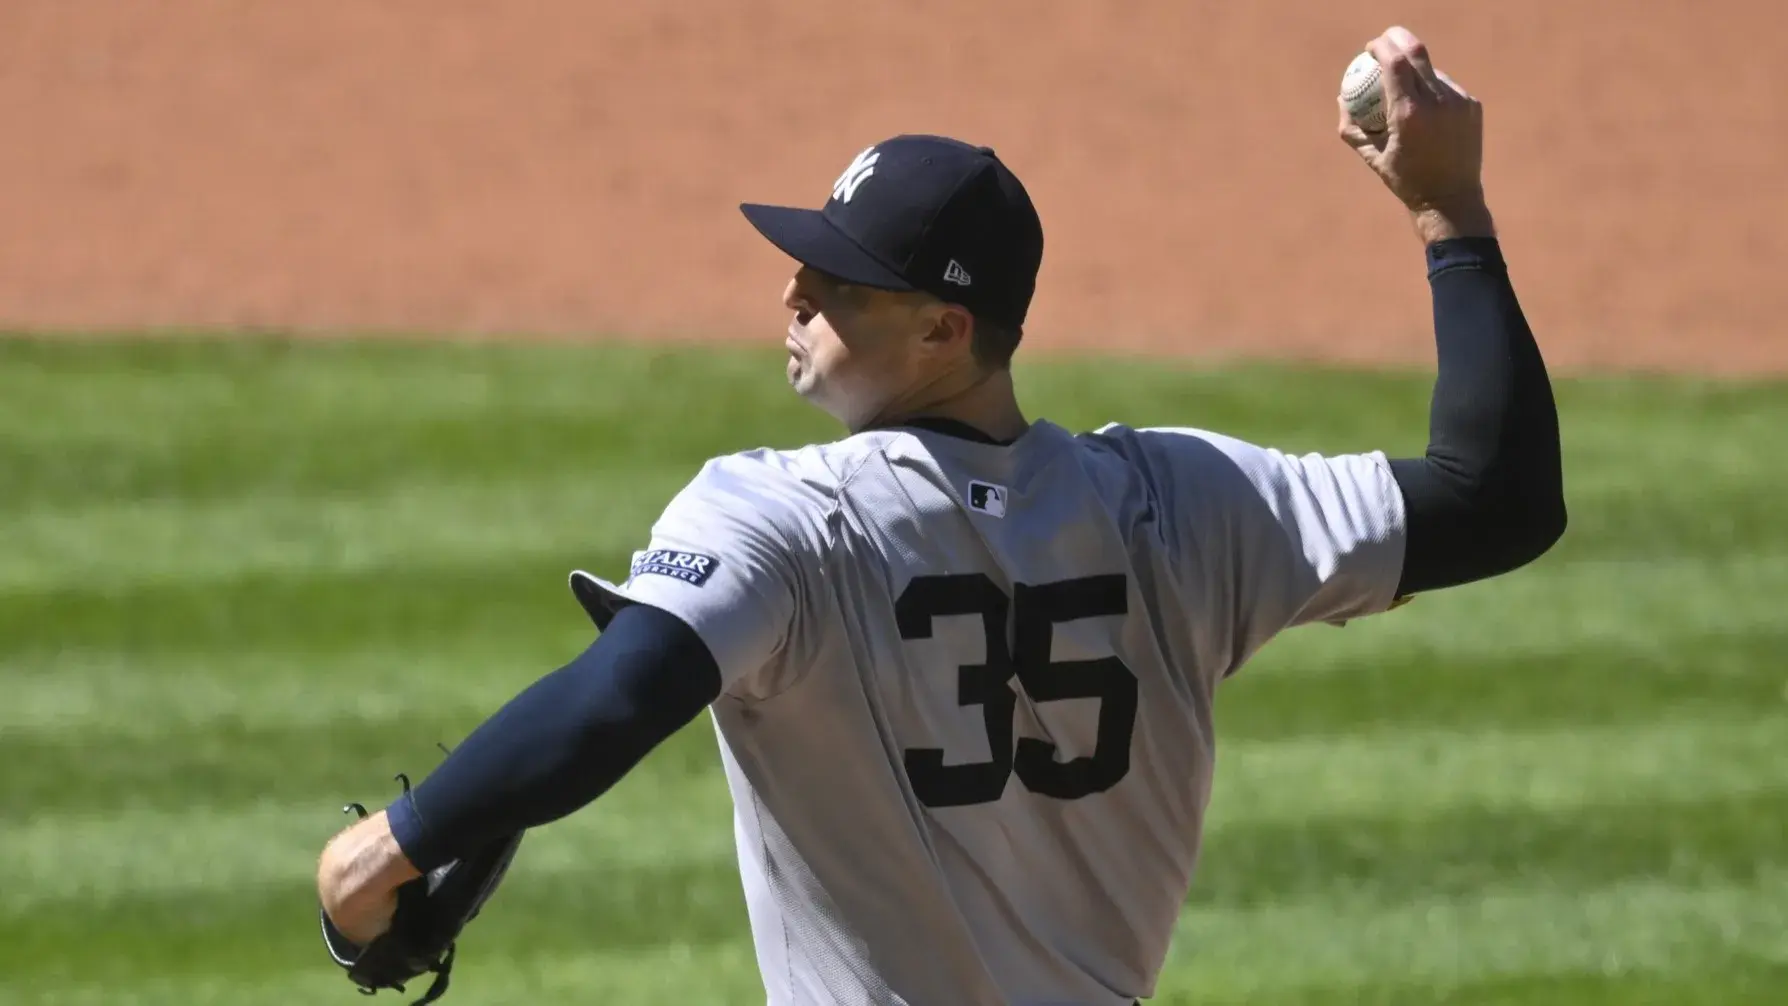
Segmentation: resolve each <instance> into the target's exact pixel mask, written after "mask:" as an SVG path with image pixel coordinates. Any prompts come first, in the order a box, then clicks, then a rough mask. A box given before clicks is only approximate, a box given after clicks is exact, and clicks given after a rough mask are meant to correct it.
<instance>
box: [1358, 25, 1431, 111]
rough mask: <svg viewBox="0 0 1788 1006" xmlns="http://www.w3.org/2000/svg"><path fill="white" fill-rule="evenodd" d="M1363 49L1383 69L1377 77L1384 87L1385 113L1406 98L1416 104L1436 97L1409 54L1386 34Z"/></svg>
mask: <svg viewBox="0 0 1788 1006" xmlns="http://www.w3.org/2000/svg"><path fill="white" fill-rule="evenodd" d="M1366 51H1367V52H1370V53H1371V54H1372V58H1373V59H1376V60H1378V66H1379V69H1380V70H1382V71H1383V72H1382V73H1381V74H1380V75H1379V80H1380V81H1381V82H1382V86H1383V87H1384V104H1385V111H1386V114H1387V115H1388V114H1389V112H1390V110H1391V109H1392V108H1395V107H1396V106H1397V105H1398V104H1399V103H1400V102H1402V101H1405V100H1407V101H1412V102H1415V103H1416V104H1430V103H1432V102H1433V101H1434V100H1435V97H1436V96H1435V94H1434V91H1433V90H1432V89H1431V88H1430V87H1429V86H1428V83H1427V82H1426V81H1424V80H1423V79H1422V75H1421V74H1420V73H1418V72H1417V71H1416V68H1415V64H1413V63H1411V62H1410V61H1409V55H1408V54H1407V53H1405V52H1404V51H1403V50H1402V49H1400V48H1398V47H1397V45H1396V43H1394V42H1392V41H1391V40H1390V39H1389V38H1388V37H1386V36H1384V35H1380V36H1378V37H1377V38H1375V39H1373V40H1372V41H1370V42H1368V43H1366Z"/></svg>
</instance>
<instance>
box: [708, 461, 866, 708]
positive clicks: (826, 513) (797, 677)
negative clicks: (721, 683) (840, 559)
mask: <svg viewBox="0 0 1788 1006" xmlns="http://www.w3.org/2000/svg"><path fill="white" fill-rule="evenodd" d="M776 453H777V454H778V455H779V456H781V457H784V458H789V457H790V456H791V455H792V454H796V453H799V452H785V451H777V452H776ZM878 453H879V450H877V451H866V452H865V453H864V455H863V457H862V458H861V459H859V460H858V461H857V463H856V466H855V467H853V468H851V469H850V471H849V472H848V473H846V474H844V475H841V476H839V478H838V480H837V483H836V484H835V485H833V486H832V487H831V488H830V490H829V491H828V492H827V493H824V494H821V495H823V496H825V497H826V499H825V505H824V506H823V507H817V508H815V510H814V511H813V512H814V513H815V514H816V515H817V516H818V517H819V528H818V530H819V532H820V546H821V548H822V551H821V553H820V554H819V555H818V556H816V561H818V562H820V563H823V562H825V554H826V553H827V552H830V551H831V550H832V548H833V547H834V546H836V545H837V537H836V535H835V533H834V531H833V527H832V519H833V517H834V516H836V515H837V513H838V512H839V510H840V509H841V507H842V504H841V502H840V500H842V499H843V497H844V489H845V487H846V486H847V485H849V484H850V482H851V480H852V479H854V478H856V477H857V474H858V473H859V472H861V471H862V470H863V468H864V467H865V466H866V465H867V464H868V463H869V461H870V460H871V459H873V458H874V457H875V456H876V454H878ZM733 456H734V457H741V458H745V459H747V460H750V461H752V462H755V463H758V464H762V463H763V462H762V461H761V459H759V458H754V457H751V456H750V452H740V453H739V454H736V455H733ZM820 456H821V457H822V458H823V457H824V455H823V454H821V455H820ZM779 474H780V475H782V476H783V477H788V472H787V471H786V470H781V471H779ZM794 481H797V482H798V481H800V480H799V479H794ZM770 523H771V524H772V525H775V524H776V522H775V521H771V522H770ZM775 533H776V536H777V538H778V539H780V540H781V541H782V545H783V547H784V548H785V549H787V550H788V553H789V557H790V559H791V560H793V558H794V556H795V554H796V553H797V552H799V551H800V549H799V548H798V547H797V546H798V543H797V542H795V541H792V540H790V538H789V537H788V532H787V530H786V529H785V528H782V527H780V526H777V527H776V532H775ZM791 565H792V566H793V567H794V572H795V576H796V582H795V586H796V589H797V590H799V591H801V593H802V594H803V595H806V594H808V593H810V592H812V591H815V590H818V589H819V586H818V585H817V584H812V583H809V582H808V579H809V578H808V575H807V574H808V570H807V569H806V568H805V567H804V564H802V563H800V562H794V561H791ZM804 600H805V597H797V598H796V599H795V612H796V615H795V617H796V618H797V619H799V618H800V617H801V613H802V612H804V611H805V610H806V609H807V608H808V607H809V605H808V604H805V603H803V602H804ZM800 631H801V628H800V626H799V625H798V624H795V625H791V626H790V637H791V638H793V636H794V635H795V634H796V633H798V632H800ZM788 654H789V647H788V645H786V643H785V645H784V646H783V647H782V652H781V654H780V658H781V659H785V660H786V659H787V657H788ZM812 672H813V664H812V663H811V662H809V663H807V664H805V665H803V666H801V667H800V668H799V669H798V670H796V671H795V673H794V674H792V675H790V676H788V678H787V679H786V680H784V681H782V682H780V683H779V687H777V688H776V689H775V690H774V691H771V692H769V693H767V694H763V695H755V696H745V695H734V694H731V693H725V697H726V699H727V700H729V701H731V702H734V703H736V704H738V705H739V706H741V707H745V708H755V707H758V706H763V705H765V704H767V703H770V702H774V701H775V700H777V699H779V698H781V697H782V696H784V695H787V694H788V693H789V692H792V691H794V690H795V689H796V688H798V687H800V686H801V685H802V684H803V683H804V682H805V681H806V680H807V678H808V676H809V675H810V674H811V673H812Z"/></svg>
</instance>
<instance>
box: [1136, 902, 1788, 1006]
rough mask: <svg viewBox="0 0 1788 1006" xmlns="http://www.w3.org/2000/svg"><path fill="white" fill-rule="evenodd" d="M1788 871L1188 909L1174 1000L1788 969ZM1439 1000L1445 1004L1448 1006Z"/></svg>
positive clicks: (1171, 983) (1177, 952)
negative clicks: (1384, 902) (1742, 878)
mask: <svg viewBox="0 0 1788 1006" xmlns="http://www.w3.org/2000/svg"><path fill="white" fill-rule="evenodd" d="M1785 931H1788V874H1784V873H1783V872H1781V871H1774V872H1771V873H1769V874H1767V875H1765V876H1761V877H1758V878H1757V879H1755V880H1753V881H1751V882H1748V883H1730V884H1706V885H1700V886H1696V887H1682V886H1676V885H1672V884H1666V883H1660V882H1657V881H1652V880H1646V879H1635V880H1632V881H1629V882H1626V883H1621V884H1615V885H1610V886H1608V887H1603V888H1597V889H1590V890H1575V889H1558V888H1541V889H1522V888H1520V887H1519V886H1511V888H1510V889H1508V890H1503V891H1493V892H1486V893H1484V894H1481V895H1477V896H1473V897H1465V898H1436V899H1420V898H1418V899H1413V900H1411V901H1408V902H1406V903H1404V904H1401V905H1398V906H1396V907H1392V908H1386V907H1384V906H1381V905H1374V904H1360V903H1357V902H1354V901H1352V900H1351V899H1346V898H1342V899H1334V900H1327V899H1324V900H1315V901H1309V902H1293V903H1286V904H1279V905H1273V906H1269V907H1263V908H1255V909H1247V910H1239V911H1235V910H1222V909H1209V910H1201V909H1198V908H1193V909H1191V910H1188V911H1187V912H1186V913H1185V914H1184V915H1183V916H1182V918H1181V922H1180V926H1179V929H1178V931H1177V933H1176V938H1175V948H1174V951H1173V954H1172V957H1173V960H1174V964H1175V967H1174V968H1173V969H1172V970H1171V971H1170V972H1169V978H1168V981H1167V982H1166V984H1165V988H1164V989H1163V991H1165V992H1167V993H1168V994H1175V993H1191V992H1194V991H1198V990H1204V991H1208V992H1209V993H1211V994H1213V995H1214V996H1219V997H1221V996H1224V995H1234V994H1238V993H1242V994H1249V993H1273V992H1277V991H1280V990H1294V989H1298V988H1299V987H1304V988H1309V987H1311V986H1321V987H1325V988H1327V989H1337V988H1346V987H1356V988H1358V987H1371V986H1373V985H1375V984H1379V983H1387V984H1396V983H1399V982H1410V981H1427V982H1431V983H1434V984H1436V985H1439V986H1441V987H1442V988H1444V987H1446V986H1450V985H1453V984H1468V983H1471V982H1474V981H1479V980H1482V979H1486V978H1495V977H1531V976H1545V975H1583V976H1606V977H1619V976H1631V975H1639V974H1658V975H1668V974H1670V973H1672V972H1675V971H1680V970H1706V971H1715V970H1717V969H1718V968H1717V965H1718V964H1719V963H1720V962H1723V961H1734V962H1737V963H1740V964H1748V965H1752V966H1755V965H1757V964H1760V963H1761V964H1777V963H1781V962H1783V961H1788V942H1785V937H1784V932H1785ZM1440 1001H1445V1000H1444V999H1443V1000H1440Z"/></svg>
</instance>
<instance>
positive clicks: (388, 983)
mask: <svg viewBox="0 0 1788 1006" xmlns="http://www.w3.org/2000/svg"><path fill="white" fill-rule="evenodd" d="M397 779H398V781H399V782H402V783H403V786H404V792H406V793H408V792H409V790H410V781H409V779H407V778H405V777H404V776H402V775H399V776H398V777H397ZM349 811H352V812H354V813H357V814H359V815H360V816H361V817H363V818H364V817H366V808H365V807H363V806H361V805H360V804H357V803H351V804H348V805H347V807H345V808H343V811H342V812H343V813H348V812H349ZM521 840H522V833H521V832H516V833H514V834H512V835H508V836H506V837H504V838H502V839H499V840H498V841H495V842H492V843H491V844H490V845H488V846H486V847H485V848H483V849H481V850H479V851H478V852H476V853H473V854H470V855H467V856H463V857H461V858H459V859H456V860H453V861H452V862H450V863H446V864H444V865H442V866H439V867H436V868H435V869H433V870H430V871H429V872H428V873H426V874H424V875H423V876H420V877H417V878H416V879H415V880H412V881H410V882H409V883H407V884H404V885H403V886H402V887H400V888H398V889H397V910H396V911H395V912H394V913H393V914H392V918H391V927H390V928H389V929H387V930H386V931H385V932H384V933H383V934H381V935H380V936H378V937H377V938H375V939H374V940H373V941H372V942H370V943H368V944H366V945H365V946H361V945H360V944H357V943H355V942H353V941H352V940H350V939H348V938H347V937H346V936H344V935H342V933H341V931H340V930H338V929H336V928H335V923H333V922H331V921H330V920H329V915H328V913H327V912H322V911H319V912H318V914H319V915H320V916H321V918H322V922H323V944H324V945H325V946H326V947H328V949H329V956H330V957H331V958H333V959H334V961H335V963H336V964H339V965H340V966H341V967H342V968H343V969H344V970H346V972H347V975H348V980H349V981H351V982H353V983H354V984H355V985H356V986H358V987H359V989H360V991H361V992H362V993H363V994H365V995H375V994H377V993H378V992H379V991H381V990H383V989H392V990H394V991H396V992H399V993H402V992H403V991H404V985H405V984H406V983H408V982H410V981H413V980H415V979H416V978H418V977H419V976H421V975H425V974H433V975H434V976H435V977H434V981H433V982H432V983H430V985H429V987H428V991H427V992H425V993H423V996H422V998H420V999H417V1000H416V1006H423V1004H425V1003H432V1002H434V1001H435V1000H436V999H439V998H440V997H441V996H442V995H444V994H445V993H446V992H447V983H448V980H449V979H450V977H451V975H452V973H453V958H454V953H455V951H456V949H457V946H458V940H459V934H460V932H461V931H462V930H463V929H465V927H466V925H467V924H468V923H470V922H471V921H472V920H473V919H475V918H477V917H478V912H479V910H480V909H482V908H483V907H484V903H485V901H487V900H489V898H490V896H491V895H492V894H493V893H495V891H496V889H497V885H498V884H500V883H502V881H503V876H504V874H506V873H507V872H508V870H509V864H510V862H511V861H512V860H513V859H514V858H515V852H516V848H517V847H518V846H519V845H520V844H521Z"/></svg>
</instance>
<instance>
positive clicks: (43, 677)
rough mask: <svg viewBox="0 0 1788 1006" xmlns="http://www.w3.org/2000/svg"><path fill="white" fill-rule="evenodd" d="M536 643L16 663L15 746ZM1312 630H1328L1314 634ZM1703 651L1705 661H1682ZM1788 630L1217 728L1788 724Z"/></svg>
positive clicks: (506, 667)
mask: <svg viewBox="0 0 1788 1006" xmlns="http://www.w3.org/2000/svg"><path fill="white" fill-rule="evenodd" d="M561 614H562V615H563V617H562V618H561V619H560V620H559V621H560V622H561V624H560V625H558V626H557V627H555V628H553V629H551V630H543V631H542V632H541V633H540V634H539V635H537V636H536V637H534V638H531V639H512V638H510V637H509V636H507V635H493V634H489V633H478V634H465V635H454V636H452V637H451V638H453V639H454V643H455V645H454V646H453V647H452V652H451V654H441V653H437V652H434V651H433V650H428V651H423V652H418V651H417V650H415V649H404V648H401V647H391V646H383V647H375V646H371V645H369V646H367V647H366V648H365V649H363V650H359V651H355V652H348V653H340V654H331V655H327V656H306V655H304V654H292V653H288V652H285V651H280V650H271V651H263V650H256V649H247V648H245V649H243V650H242V651H240V652H235V653H223V652H219V651H217V650H207V651H204V652H195V653H172V654H169V653H157V654H146V655H143V656H141V657H129V656H125V655H123V654H120V653H118V652H116V651H109V650H108V651H99V652H86V651H80V650H71V651H67V652H63V653H57V654H45V655H43V656H41V657H36V658H33V657H31V656H19V657H14V658H10V659H5V660H0V679H4V680H5V681H6V701H5V702H4V703H0V736H11V737H13V738H19V739H23V738H36V739H38V740H47V741H52V742H53V741H55V740H56V739H57V735H63V734H70V733H73V734H76V735H78V736H79V738H80V739H81V740H82V742H84V743H85V742H93V741H97V742H99V743H102V744H110V743H114V742H118V741H124V740H129V739H153V738H157V737H162V738H166V737H168V736H171V735H174V734H178V733H184V732H187V731H192V730H203V729H208V728H210V727H212V726H214V725H220V724H221V725H229V726H233V727H237V728H242V729H248V730H279V729H282V728H286V727H308V726H320V725H326V724H329V723H331V722H333V721H335V720H337V719H340V720H342V721H344V722H346V723H350V724H358V725H362V726H367V727H371V726H375V725H379V724H392V725H397V724H400V723H402V722H403V721H404V720H406V719H409V718H410V717H413V716H415V715H417V713H418V712H419V711H423V710H426V711H428V712H430V713H436V714H447V715H450V716H453V717H458V716H464V715H470V716H473V717H475V718H476V719H482V718H483V717H484V716H486V715H488V714H489V713H490V712H491V711H493V710H495V709H496V708H497V706H498V705H500V704H501V703H503V702H505V701H507V700H508V699H509V698H510V697H511V696H512V695H514V694H515V693H516V692H517V691H519V690H520V689H522V688H524V687H526V686H527V684H528V683H530V682H531V681H533V680H534V679H535V678H536V677H538V676H539V675H540V674H542V673H545V672H546V671H548V670H550V669H552V668H554V667H556V666H558V665H559V664H561V663H563V662H564V661H565V660H567V659H569V658H570V657H571V656H572V655H573V654H574V653H576V652H577V651H578V650H580V649H581V648H582V647H583V646H584V645H586V644H587V643H588V642H589V641H590V639H591V637H592V636H593V635H594V634H595V630H594V628H593V627H591V626H589V625H587V624H586V623H585V621H584V620H583V619H582V617H581V614H580V613H575V612H572V613H561ZM1310 631H1312V632H1315V631H1320V630H1310ZM1679 653H1680V654H1693V656H1692V658H1691V657H1684V656H1679V655H1678V654H1679ZM1782 653H1788V626H1784V627H1782V628H1780V629H1777V630H1773V631H1769V632H1763V631H1756V632H1749V633H1744V634H1731V633H1725V632H1709V633H1703V632H1682V633H1681V634H1676V635H1673V636H1672V637H1671V639H1670V640H1669V646H1668V647H1664V648H1646V649H1638V648H1631V647H1626V646H1621V645H1617V644H1615V643H1614V642H1613V641H1606V642H1598V643H1597V644H1595V645H1593V646H1592V645H1572V644H1571V642H1570V641H1569V640H1562V641H1560V644H1559V645H1558V646H1556V647H1554V648H1552V649H1551V650H1541V651H1528V650H1526V649H1525V648H1524V649H1523V650H1522V651H1521V652H1520V653H1519V654H1518V655H1514V656H1510V655H1506V654H1501V653H1496V652H1495V651H1494V650H1492V651H1491V652H1488V653H1482V652H1472V651H1471V650H1470V649H1466V652H1461V653H1451V654H1448V653H1432V654H1430V653H1427V652H1424V651H1420V650H1416V651H1413V652H1412V651H1411V650H1410V649H1409V648H1407V647H1404V646H1400V645H1396V644H1386V645H1384V646H1383V647H1381V648H1379V649H1377V650H1368V651H1366V652H1363V653H1361V652H1357V651H1355V652H1353V653H1351V654H1350V659H1349V660H1348V662H1346V663H1344V664H1336V665H1333V666H1324V667H1323V668H1322V671H1323V673H1320V674H1317V673H1298V672H1299V671H1308V670H1311V668H1309V667H1307V666H1305V665H1302V664H1300V663H1298V662H1296V660H1295V659H1294V658H1287V657H1278V658H1274V657H1263V658H1262V659H1261V660H1260V661H1259V662H1257V663H1256V664H1254V665H1252V666H1250V667H1249V668H1248V669H1247V670H1246V671H1244V672H1243V673H1242V674H1241V675H1240V676H1238V677H1236V678H1234V679H1232V680H1230V681H1229V682H1227V683H1226V684H1225V685H1224V686H1223V687H1222V689H1221V690H1220V691H1219V693H1218V695H1219V698H1218V706H1217V717H1218V723H1219V725H1220V729H1221V737H1222V738H1223V739H1225V740H1261V739H1272V738H1281V737H1298V736H1311V735H1331V734H1343V733H1357V732H1364V731H1368V730H1395V729H1401V728H1406V727H1412V728H1416V729H1433V728H1437V727H1447V728H1456V729H1461V730H1472V729H1476V728H1479V727H1495V726H1498V725H1502V724H1512V725H1520V724H1525V725H1528V726H1535V727H1539V726H1558V725H1569V724H1597V725H1603V726H1607V725H1613V724H1618V723H1632V722H1645V721H1648V720H1651V719H1652V718H1654V717H1655V716H1656V714H1657V711H1658V710H1659V709H1660V708H1668V709H1671V710H1673V711H1674V712H1675V713H1677V714H1684V713H1686V714H1690V715H1697V716H1707V717H1711V716H1714V715H1716V714H1718V713H1720V712H1722V711H1725V712H1730V713H1735V714H1739V715H1749V714H1751V713H1754V712H1756V711H1758V710H1767V709H1770V708H1774V707H1782V708H1783V709H1784V711H1785V712H1788V669H1784V668H1782V667H1781V666H1779V662H1778V660H1777V656H1778V655H1779V654H1782Z"/></svg>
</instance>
